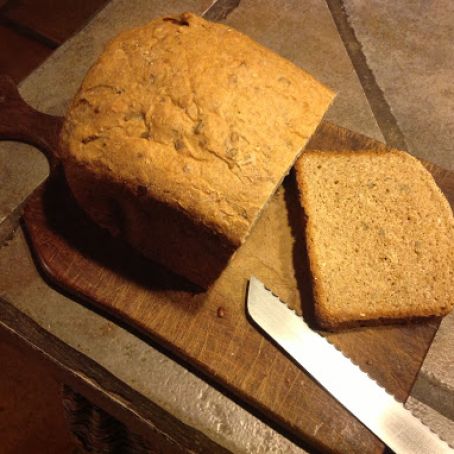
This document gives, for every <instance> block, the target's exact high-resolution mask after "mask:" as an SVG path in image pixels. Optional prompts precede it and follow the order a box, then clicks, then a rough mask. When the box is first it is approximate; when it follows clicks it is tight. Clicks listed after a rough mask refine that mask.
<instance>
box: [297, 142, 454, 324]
mask: <svg viewBox="0 0 454 454" xmlns="http://www.w3.org/2000/svg"><path fill="white" fill-rule="evenodd" d="M296 172H297V181H298V187H299V190H300V199H301V204H302V206H303V208H304V213H305V216H306V219H305V224H306V227H305V229H306V246H307V251H308V255H309V262H310V269H311V273H312V280H313V291H314V300H315V315H316V317H317V319H318V321H319V323H320V325H321V326H322V327H324V328H328V329H332V328H337V327H341V326H352V325H358V324H370V322H374V323H376V322H377V321H379V322H381V321H383V320H394V321H397V320H399V321H402V320H407V319H411V318H422V317H429V316H441V315H445V314H446V313H448V312H449V311H450V310H451V309H452V307H453V305H454V295H453V282H454V280H453V273H454V249H453V245H454V219H453V215H452V211H451V207H450V206H449V203H448V202H447V200H446V199H445V197H444V196H443V194H442V192H441V191H440V189H439V188H438V186H437V185H436V183H435V181H434V180H433V178H432V175H431V174H430V173H429V172H428V171H427V170H426V169H425V168H424V167H423V165H422V164H421V163H420V162H419V161H418V160H416V159H415V158H413V157H412V156H410V155H409V154H407V153H404V152H401V151H380V152H379V151H377V152H374V151H360V152H325V151H320V152H317V151H310V152H304V153H303V154H302V156H301V157H300V159H299V160H298V161H297V163H296Z"/></svg>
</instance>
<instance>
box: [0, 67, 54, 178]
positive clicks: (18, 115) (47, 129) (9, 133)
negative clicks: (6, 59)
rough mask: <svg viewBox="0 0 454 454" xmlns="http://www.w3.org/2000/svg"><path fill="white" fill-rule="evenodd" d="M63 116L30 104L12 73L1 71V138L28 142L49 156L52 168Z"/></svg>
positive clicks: (52, 167)
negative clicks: (50, 113) (19, 89)
mask: <svg viewBox="0 0 454 454" xmlns="http://www.w3.org/2000/svg"><path fill="white" fill-rule="evenodd" d="M62 125H63V118H62V117H56V116H53V115H48V114H45V113H43V112H39V111H37V110H35V109H33V107H31V106H30V105H28V104H27V103H26V102H25V101H24V100H23V98H22V97H21V95H20V94H19V91H18V90H17V87H16V84H15V83H14V81H13V80H12V79H11V77H9V76H6V75H2V74H1V75H0V139H5V140H17V141H19V142H25V143H29V144H31V145H34V146H36V147H37V148H38V149H40V150H41V151H42V152H43V153H44V154H45V155H46V157H47V159H48V161H49V166H50V168H51V171H52V170H54V169H55V168H56V166H57V164H58V143H59V135H60V130H61V128H62Z"/></svg>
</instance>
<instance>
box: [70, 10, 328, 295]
mask: <svg viewBox="0 0 454 454" xmlns="http://www.w3.org/2000/svg"><path fill="white" fill-rule="evenodd" d="M332 99H333V93H332V92H331V91H330V90H329V89H328V88H326V87H325V86H323V85H322V84H321V83H319V82H318V81H316V80H315V79H314V78H313V77H311V76H310V75H308V74H307V73H306V72H304V71H303V70H301V69H300V68H298V67H296V66H295V65H294V64H292V63H291V62H289V61H287V60H285V59H283V58H281V57H280V56H278V55H276V54H275V53H273V52H271V51H270V50H268V49H266V48H264V47H262V46H260V45H259V44H257V43H255V42H254V41H253V40H251V39H249V38H248V37H246V36H245V35H243V34H241V33H239V32H237V31H235V30H233V29H232V28H230V27H227V26H224V25H220V24H215V23H210V22H208V21H205V20H203V19H202V18H200V17H197V16H195V15H193V14H190V13H185V14H183V15H181V16H180V17H176V18H170V17H166V18H160V19H156V20H153V21H152V22H150V23H149V24H147V25H145V26H143V27H140V28H136V29H133V30H129V31H126V32H124V33H121V34H120V35H119V36H118V37H116V38H115V39H114V40H113V41H112V42H111V43H110V44H109V45H108V46H107V47H106V49H105V51H104V53H103V54H102V55H101V56H100V58H99V59H98V61H97V62H96V63H95V64H94V66H93V67H92V68H91V69H90V70H89V72H88V74H87V75H86V77H85V80H84V81H83V83H82V86H81V88H80V90H79V92H78V93H77V95H76V96H75V98H74V100H73V102H72V104H71V106H70V108H69V111H68V113H67V116H66V120H65V123H64V127H63V131H62V135H61V160H62V162H63V166H64V171H65V175H66V178H67V181H68V183H69V186H70V188H71V190H72V192H73V194H74V196H75V198H76V199H77V201H78V202H79V204H80V206H81V207H82V208H83V209H84V210H85V211H86V212H87V213H88V215H89V216H90V217H91V218H92V219H93V220H94V221H95V222H96V223H98V224H99V225H101V226H103V227H105V228H107V229H108V230H109V231H110V232H111V233H112V234H113V235H115V236H119V237H121V238H124V239H126V240H127V241H128V242H129V243H130V244H131V245H132V246H133V247H134V248H135V249H137V250H138V251H140V252H141V253H142V254H144V255H146V256H148V257H150V258H152V259H154V260H155V261H157V262H159V263H161V264H163V265H165V266H166V267H167V268H169V269H171V270H173V271H174V272H176V273H178V274H181V275H183V276H185V277H186V278H188V279H190V280H191V281H193V282H195V283H197V284H199V285H201V286H203V287H207V286H208V285H210V283H211V282H212V281H213V280H214V279H216V277H217V276H218V275H219V273H220V272H221V271H222V269H223V268H224V267H225V265H226V263H227V262H228V260H229V258H230V257H231V255H232V253H233V252H234V251H235V250H236V249H237V248H238V247H239V246H240V245H241V244H242V243H243V242H244V241H245V239H246V237H247V235H248V233H249V231H250V230H251V228H252V226H253V224H254V223H255V222H256V220H257V217H258V215H259V213H260V211H261V210H262V209H263V207H264V205H265V204H266V202H267V200H268V199H269V198H270V196H271V195H272V194H273V192H274V191H275V189H276V187H277V186H278V185H279V184H280V182H281V181H282V179H283V177H284V176H285V174H286V173H287V172H288V170H289V169H290V167H291V166H292V165H293V163H294V161H295V159H296V158H297V156H298V155H299V153H300V151H301V150H302V148H303V147H304V145H305V144H306V142H307V141H308V139H309V137H310V136H311V135H312V133H313V132H314V130H315V129H316V127H317V125H318V124H319V122H320V120H321V118H322V116H323V115H324V113H325V111H326V110H327V108H328V106H329V105H330V103H331V101H332Z"/></svg>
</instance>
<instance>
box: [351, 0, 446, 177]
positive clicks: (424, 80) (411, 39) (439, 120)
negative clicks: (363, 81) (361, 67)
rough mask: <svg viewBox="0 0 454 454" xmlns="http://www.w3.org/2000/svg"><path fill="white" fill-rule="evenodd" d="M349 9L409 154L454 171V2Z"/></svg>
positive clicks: (357, 1) (356, 3) (407, 1)
mask: <svg viewBox="0 0 454 454" xmlns="http://www.w3.org/2000/svg"><path fill="white" fill-rule="evenodd" d="M344 5H345V10H346V12H347V14H348V19H349V22H350V24H351V26H352V27H353V29H354V31H355V34H356V36H357V38H358V40H359V42H360V43H361V45H362V50H363V52H364V54H365V56H366V59H367V64H368V65H369V67H370V69H371V70H372V72H373V73H374V75H375V78H376V81H377V83H378V85H379V86H380V87H381V89H382V90H383V92H384V96H385V98H386V100H387V102H388V103H389V105H390V107H391V111H392V112H393V114H394V116H395V117H396V119H397V122H398V125H399V127H400V129H401V130H402V132H403V134H404V136H405V141H406V142H407V145H408V148H409V151H410V152H411V153H413V154H414V155H415V156H417V157H420V158H424V159H427V160H429V161H433V162H435V163H437V164H439V165H441V166H443V167H445V168H448V169H454V88H453V75H454V44H453V43H454V2H452V1H450V0H440V1H438V2H413V1H411V0H403V1H399V2H394V1H375V2H364V1H361V0H345V1H344Z"/></svg>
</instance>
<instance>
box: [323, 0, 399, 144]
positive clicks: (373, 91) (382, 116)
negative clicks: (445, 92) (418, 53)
mask: <svg viewBox="0 0 454 454" xmlns="http://www.w3.org/2000/svg"><path fill="white" fill-rule="evenodd" d="M326 3H327V5H328V8H329V10H330V12H331V16H332V18H333V20H334V23H335V24H336V27H337V30H338V32H339V35H340V37H341V39H342V41H343V43H344V46H345V48H346V50H347V53H348V55H349V57H350V60H351V62H352V64H353V67H354V68H355V71H356V74H357V75H358V78H359V81H360V83H361V85H362V87H363V90H364V93H365V95H366V98H367V101H368V102H369V105H370V107H371V109H372V112H373V114H374V117H375V120H376V121H377V124H378V127H379V128H380V130H381V132H382V134H383V137H384V138H385V140H386V143H387V145H390V146H392V147H395V148H399V149H401V150H407V149H408V145H407V143H406V141H405V137H404V135H403V133H402V131H401V130H400V128H399V125H398V122H397V119H396V118H395V117H394V115H393V113H392V111H391V107H390V106H389V104H388V102H387V101H386V98H385V95H384V93H383V90H382V89H381V88H380V86H379V85H378V83H377V81H376V79H375V76H374V73H373V72H372V70H371V69H370V67H369V65H368V64H367V58H366V56H365V55H364V53H363V50H362V45H361V43H360V41H359V40H358V38H357V37H356V34H355V31H354V29H353V27H352V26H351V25H350V23H349V21H348V15H347V12H346V11H345V7H344V4H343V0H326Z"/></svg>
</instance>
